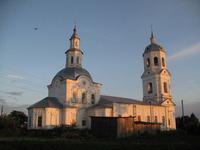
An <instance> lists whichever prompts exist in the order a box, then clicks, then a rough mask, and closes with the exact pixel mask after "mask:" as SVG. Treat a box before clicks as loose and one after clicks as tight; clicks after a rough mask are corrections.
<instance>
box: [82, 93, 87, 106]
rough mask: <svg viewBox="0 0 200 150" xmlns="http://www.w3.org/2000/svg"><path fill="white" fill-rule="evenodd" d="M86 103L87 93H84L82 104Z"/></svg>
mask: <svg viewBox="0 0 200 150" xmlns="http://www.w3.org/2000/svg"><path fill="white" fill-rule="evenodd" d="M86 102H87V101H86V93H85V92H83V93H82V103H83V104H86Z"/></svg>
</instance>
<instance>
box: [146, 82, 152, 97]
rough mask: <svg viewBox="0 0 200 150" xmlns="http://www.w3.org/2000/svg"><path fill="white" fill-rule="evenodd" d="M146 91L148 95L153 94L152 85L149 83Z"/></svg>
mask: <svg viewBox="0 0 200 150" xmlns="http://www.w3.org/2000/svg"><path fill="white" fill-rule="evenodd" d="M147 91H148V93H149V94H150V93H152V92H153V85H152V83H151V82H149V83H148V86H147Z"/></svg>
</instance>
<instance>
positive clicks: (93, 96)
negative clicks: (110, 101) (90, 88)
mask: <svg viewBox="0 0 200 150" xmlns="http://www.w3.org/2000/svg"><path fill="white" fill-rule="evenodd" d="M91 103H92V104H94V103H95V95H94V94H92V95H91Z"/></svg>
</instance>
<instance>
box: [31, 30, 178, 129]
mask: <svg viewBox="0 0 200 150" xmlns="http://www.w3.org/2000/svg"><path fill="white" fill-rule="evenodd" d="M65 54H66V64H65V68H64V69H62V70H61V71H59V72H58V73H57V74H56V75H55V77H54V78H53V80H52V82H51V83H50V84H49V85H48V86H47V87H48V97H46V98H44V99H42V100H41V101H39V102H37V103H35V104H33V105H31V106H30V107H28V128H29V129H51V128H53V127H55V126H59V125H76V126H77V127H78V128H89V129H90V128H91V118H90V117H91V116H97V117H119V116H120V117H130V116H132V117H135V121H138V122H147V123H160V124H162V125H161V127H162V130H174V129H176V123H175V104H174V102H173V99H172V96H171V82H170V76H171V75H170V72H169V71H168V70H167V64H166V59H165V57H166V51H165V50H164V48H163V47H161V46H160V45H158V44H157V43H156V39H155V36H154V35H153V33H151V38H150V45H148V46H147V47H146V48H145V51H144V53H143V59H144V73H143V74H142V76H141V78H142V81H143V101H139V100H134V99H129V98H123V97H115V96H106V95H101V87H102V84H101V83H97V82H95V81H94V80H93V79H92V77H91V75H90V73H89V72H88V71H87V70H86V69H84V68H83V67H82V61H83V51H82V50H81V49H80V38H79V36H78V34H77V30H76V27H75V28H74V30H73V34H72V36H71V38H70V48H69V49H68V50H67V51H66V52H65Z"/></svg>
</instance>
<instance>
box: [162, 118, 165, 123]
mask: <svg viewBox="0 0 200 150" xmlns="http://www.w3.org/2000/svg"><path fill="white" fill-rule="evenodd" d="M162 124H165V116H162Z"/></svg>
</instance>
